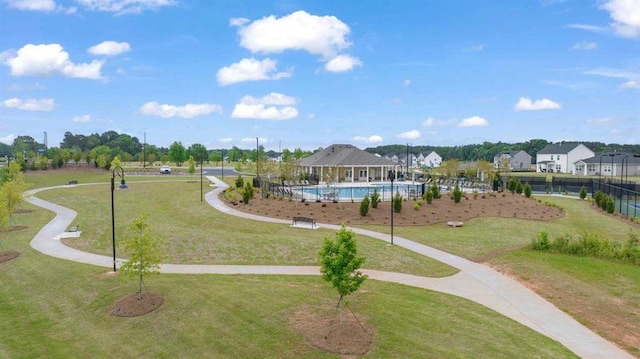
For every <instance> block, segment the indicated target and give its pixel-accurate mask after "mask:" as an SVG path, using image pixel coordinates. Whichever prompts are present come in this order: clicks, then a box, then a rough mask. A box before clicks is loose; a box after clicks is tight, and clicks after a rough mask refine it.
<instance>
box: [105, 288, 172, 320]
mask: <svg viewBox="0 0 640 359" xmlns="http://www.w3.org/2000/svg"><path fill="white" fill-rule="evenodd" d="M162 303H164V297H163V296H162V295H160V294H156V293H144V295H143V296H142V298H138V294H132V295H129V296H126V297H124V298H122V299H120V300H118V301H117V302H116V303H115V304H114V305H112V306H111V307H110V308H109V311H110V312H111V314H113V315H115V316H118V317H138V316H141V315H145V314H147V313H150V312H152V311H154V310H156V309H158V308H160V306H161V305H162Z"/></svg>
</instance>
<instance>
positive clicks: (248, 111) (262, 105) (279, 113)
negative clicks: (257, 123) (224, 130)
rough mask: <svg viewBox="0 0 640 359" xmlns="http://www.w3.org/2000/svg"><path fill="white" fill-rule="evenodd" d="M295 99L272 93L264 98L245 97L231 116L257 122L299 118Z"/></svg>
mask: <svg viewBox="0 0 640 359" xmlns="http://www.w3.org/2000/svg"><path fill="white" fill-rule="evenodd" d="M296 103H297V100H296V98H295V97H291V96H287V95H283V94H280V93H276V92H272V93H270V94H268V95H266V96H264V97H261V98H255V97H252V96H245V97H243V98H242V99H240V102H239V103H237V104H236V105H235V107H234V109H233V113H232V114H231V117H232V118H248V119H256V120H276V121H277V120H289V119H292V118H295V117H297V116H298V110H297V109H296V108H295V107H294V106H295V104H296Z"/></svg>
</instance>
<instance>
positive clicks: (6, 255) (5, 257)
mask: <svg viewBox="0 0 640 359" xmlns="http://www.w3.org/2000/svg"><path fill="white" fill-rule="evenodd" d="M19 255H20V252H16V251H5V252H0V263H4V262H8V261H10V260H12V259H14V258H17V257H18V256H19Z"/></svg>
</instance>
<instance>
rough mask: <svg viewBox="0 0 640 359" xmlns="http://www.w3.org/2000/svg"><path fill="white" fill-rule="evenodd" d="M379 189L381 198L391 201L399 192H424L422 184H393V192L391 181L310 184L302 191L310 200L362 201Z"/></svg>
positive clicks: (407, 195)
mask: <svg viewBox="0 0 640 359" xmlns="http://www.w3.org/2000/svg"><path fill="white" fill-rule="evenodd" d="M375 190H377V191H378V194H379V195H380V199H381V200H383V201H390V200H391V197H392V196H393V195H394V194H395V193H396V192H399V193H400V195H401V196H403V197H413V196H419V195H420V194H421V193H422V184H410V183H409V184H395V183H394V185H393V193H391V183H389V184H378V185H367V186H350V187H343V186H329V187H327V186H310V187H302V189H301V192H302V195H303V196H304V198H306V199H310V200H316V199H320V200H339V201H345V200H354V201H361V200H362V199H363V198H364V196H366V195H368V196H369V197H371V195H372V194H373V192H374V191H375Z"/></svg>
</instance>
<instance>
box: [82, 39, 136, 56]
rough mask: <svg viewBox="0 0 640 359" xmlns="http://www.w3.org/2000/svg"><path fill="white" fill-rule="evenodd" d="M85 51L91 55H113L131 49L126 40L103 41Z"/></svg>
mask: <svg viewBox="0 0 640 359" xmlns="http://www.w3.org/2000/svg"><path fill="white" fill-rule="evenodd" d="M87 51H88V52H89V53H90V54H93V55H104V56H114V55H119V54H122V53H125V52H128V51H131V46H130V45H129V43H127V42H115V41H103V42H101V43H99V44H97V45H95V46H91V47H90V48H89V50H87Z"/></svg>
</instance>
